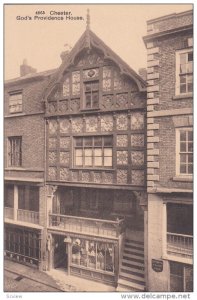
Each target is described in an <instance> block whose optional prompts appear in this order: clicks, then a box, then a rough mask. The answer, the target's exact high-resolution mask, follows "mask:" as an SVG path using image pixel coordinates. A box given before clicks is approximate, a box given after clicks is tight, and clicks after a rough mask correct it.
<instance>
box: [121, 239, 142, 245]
mask: <svg viewBox="0 0 197 300" xmlns="http://www.w3.org/2000/svg"><path fill="white" fill-rule="evenodd" d="M125 243H128V244H135V245H138V246H142V247H144V241H141V242H140V241H135V240H132V239H127V238H126V239H125Z"/></svg>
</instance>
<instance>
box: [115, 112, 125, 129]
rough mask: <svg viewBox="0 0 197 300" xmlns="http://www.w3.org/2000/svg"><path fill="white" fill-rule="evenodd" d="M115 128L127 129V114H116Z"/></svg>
mask: <svg viewBox="0 0 197 300" xmlns="http://www.w3.org/2000/svg"><path fill="white" fill-rule="evenodd" d="M116 128H117V130H127V129H128V118H127V114H118V115H117V116H116Z"/></svg>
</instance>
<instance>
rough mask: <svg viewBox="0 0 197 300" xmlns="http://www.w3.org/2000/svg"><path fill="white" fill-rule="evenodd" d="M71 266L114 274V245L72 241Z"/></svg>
mask: <svg viewBox="0 0 197 300" xmlns="http://www.w3.org/2000/svg"><path fill="white" fill-rule="evenodd" d="M72 264H75V265H79V266H82V267H85V268H88V269H94V270H101V271H107V272H111V273H114V245H113V244H111V243H103V242H96V241H89V240H85V239H74V240H73V243H72Z"/></svg>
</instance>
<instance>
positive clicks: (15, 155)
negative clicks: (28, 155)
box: [8, 136, 22, 167]
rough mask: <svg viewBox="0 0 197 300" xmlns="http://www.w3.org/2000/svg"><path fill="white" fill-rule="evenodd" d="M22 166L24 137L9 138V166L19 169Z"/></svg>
mask: <svg viewBox="0 0 197 300" xmlns="http://www.w3.org/2000/svg"><path fill="white" fill-rule="evenodd" d="M21 165H22V137H21V136H13V137H9V138H8V166H9V167H19V166H21Z"/></svg>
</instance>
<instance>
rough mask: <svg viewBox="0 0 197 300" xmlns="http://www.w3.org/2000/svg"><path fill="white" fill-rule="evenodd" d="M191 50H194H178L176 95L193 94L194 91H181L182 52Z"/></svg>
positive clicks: (191, 49) (190, 49)
mask: <svg viewBox="0 0 197 300" xmlns="http://www.w3.org/2000/svg"><path fill="white" fill-rule="evenodd" d="M189 52H193V48H188V49H184V50H178V51H176V89H175V93H176V96H181V95H188V94H192V92H186V93H180V76H179V75H180V54H183V53H189ZM192 74H193V73H192Z"/></svg>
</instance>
